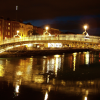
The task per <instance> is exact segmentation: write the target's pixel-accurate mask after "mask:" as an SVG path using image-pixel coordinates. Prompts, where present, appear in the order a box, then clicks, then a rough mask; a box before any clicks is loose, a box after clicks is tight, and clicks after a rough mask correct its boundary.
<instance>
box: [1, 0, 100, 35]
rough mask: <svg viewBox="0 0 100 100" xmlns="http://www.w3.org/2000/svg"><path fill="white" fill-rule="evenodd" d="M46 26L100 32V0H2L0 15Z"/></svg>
mask: <svg viewBox="0 0 100 100" xmlns="http://www.w3.org/2000/svg"><path fill="white" fill-rule="evenodd" d="M16 5H17V6H18V11H17V19H18V20H19V19H22V20H23V22H24V23H27V22H30V23H31V24H33V25H34V26H38V27H42V28H44V27H45V25H49V26H50V27H52V28H57V29H60V30H61V31H63V32H66V31H70V32H75V33H80V34H81V33H82V32H83V31H84V29H83V25H84V24H87V25H88V29H87V31H88V33H89V34H91V35H99V34H100V0H1V1H0V16H3V17H4V18H5V19H6V18H7V17H10V19H16V9H15V8H16Z"/></svg>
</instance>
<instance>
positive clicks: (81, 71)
mask: <svg viewBox="0 0 100 100" xmlns="http://www.w3.org/2000/svg"><path fill="white" fill-rule="evenodd" d="M94 56H95V55H94V54H92V53H89V52H83V53H71V54H63V55H52V56H43V57H42V56H41V57H32V58H14V59H12V58H5V59H0V77H2V78H3V80H6V81H7V82H8V87H9V86H10V85H9V84H10V83H13V87H14V94H15V96H19V94H20V92H21V91H20V89H21V86H22V85H26V86H29V87H31V88H32V89H34V88H36V89H41V90H42V91H43V93H44V94H43V95H44V100H47V99H48V98H49V94H50V93H51V92H52V91H55V92H61V93H64V94H71V95H73V94H75V95H78V94H81V95H82V96H83V98H84V100H87V99H88V95H89V94H96V93H99V92H100V80H99V78H100V77H99V70H100V67H99V65H100V63H99V54H98V57H95V59H94ZM97 61H98V62H97ZM96 62H97V65H96V66H97V67H96V68H95V66H94V65H92V64H96ZM98 64H99V65H98ZM87 65H89V68H88V66H87ZM91 66H92V67H91ZM93 77H94V78H93ZM1 81H2V80H1Z"/></svg>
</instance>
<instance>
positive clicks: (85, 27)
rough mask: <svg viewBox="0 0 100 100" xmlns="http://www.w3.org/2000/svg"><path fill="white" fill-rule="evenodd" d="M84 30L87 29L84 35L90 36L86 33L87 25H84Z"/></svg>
mask: <svg viewBox="0 0 100 100" xmlns="http://www.w3.org/2000/svg"><path fill="white" fill-rule="evenodd" d="M84 29H85V31H84V32H83V34H84V35H86V36H89V34H88V33H87V32H86V29H87V25H84Z"/></svg>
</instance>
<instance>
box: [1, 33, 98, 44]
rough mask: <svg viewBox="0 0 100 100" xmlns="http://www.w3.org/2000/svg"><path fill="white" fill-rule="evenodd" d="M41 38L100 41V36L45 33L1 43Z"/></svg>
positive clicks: (38, 39)
mask: <svg viewBox="0 0 100 100" xmlns="http://www.w3.org/2000/svg"><path fill="white" fill-rule="evenodd" d="M41 40H58V41H59V40H70V41H86V42H93V43H100V37H97V36H88V37H86V36H84V35H72V34H71V35H69V34H68V35H57V36H55V35H51V36H46V35H45V36H44V35H33V36H30V37H23V38H11V39H7V40H3V41H1V42H0V44H7V43H14V42H21V41H41Z"/></svg>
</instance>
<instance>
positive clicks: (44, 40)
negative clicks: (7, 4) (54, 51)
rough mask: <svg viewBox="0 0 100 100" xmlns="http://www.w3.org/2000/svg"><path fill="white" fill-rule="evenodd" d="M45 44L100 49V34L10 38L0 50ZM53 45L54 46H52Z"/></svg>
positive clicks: (2, 43) (46, 45) (1, 43)
mask: <svg viewBox="0 0 100 100" xmlns="http://www.w3.org/2000/svg"><path fill="white" fill-rule="evenodd" d="M30 43H31V44H44V48H48V44H56V43H58V44H59V43H60V44H62V45H61V46H60V48H64V47H76V48H94V49H100V45H99V44H100V37H99V36H86V35H83V34H75V35H74V34H67V35H65V34H60V35H51V36H47V35H32V36H30V37H23V38H10V39H7V40H4V41H1V42H0V52H3V51H5V50H8V49H12V48H14V47H16V46H21V45H25V44H30ZM50 47H52V46H50Z"/></svg>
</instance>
